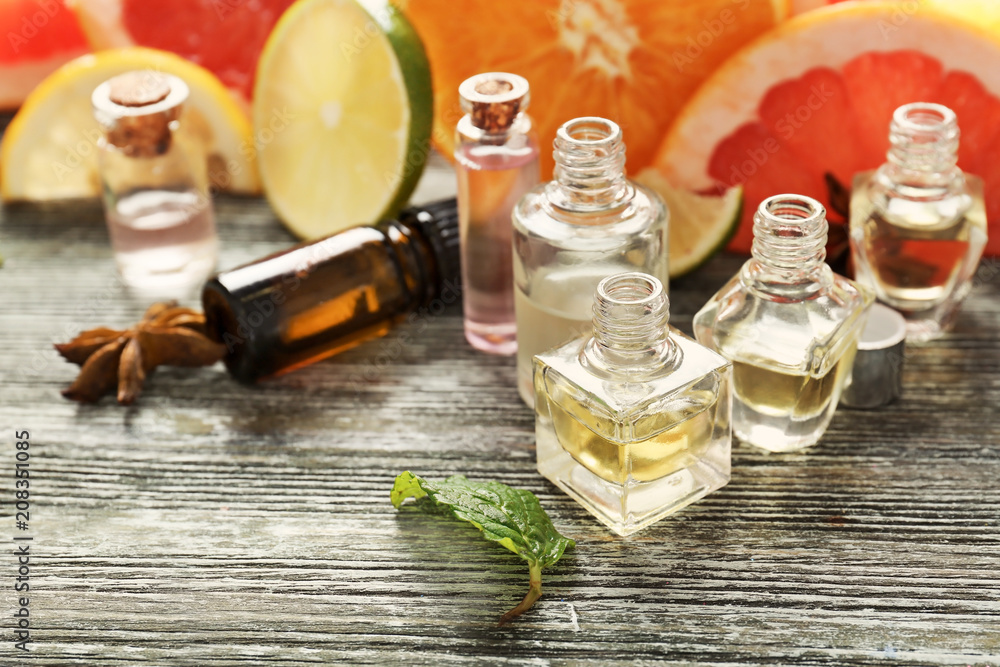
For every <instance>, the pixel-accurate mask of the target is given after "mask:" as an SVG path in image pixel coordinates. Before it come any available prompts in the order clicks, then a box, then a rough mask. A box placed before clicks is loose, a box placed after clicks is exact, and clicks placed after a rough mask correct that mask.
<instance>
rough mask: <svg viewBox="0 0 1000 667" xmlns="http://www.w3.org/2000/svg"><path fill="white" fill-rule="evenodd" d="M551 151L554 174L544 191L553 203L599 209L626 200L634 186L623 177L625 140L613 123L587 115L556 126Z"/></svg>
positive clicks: (571, 208) (577, 209)
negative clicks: (558, 126)
mask: <svg viewBox="0 0 1000 667" xmlns="http://www.w3.org/2000/svg"><path fill="white" fill-rule="evenodd" d="M554 146H555V150H554V152H553V153H552V156H553V158H554V159H555V162H556V166H555V178H554V180H553V181H552V182H551V183H550V184H549V187H548V189H547V195H548V198H549V201H550V202H551V203H552V204H553V205H554V206H556V207H558V208H561V209H565V210H568V211H573V212H588V213H590V212H598V211H605V210H609V209H616V208H620V207H621V206H624V205H626V204H628V203H629V202H630V201H631V200H632V198H633V196H634V195H635V190H634V188H633V187H632V185H631V184H630V183H629V182H628V179H627V178H625V143H624V141H623V140H622V131H621V128H620V127H618V125H617V124H616V123H613V122H611V121H610V120H605V119H603V118H596V117H588V118H577V119H575V120H571V121H569V122H568V123H566V124H564V125H563V126H562V127H560V128H559V131H558V132H557V133H556V139H555V142H554Z"/></svg>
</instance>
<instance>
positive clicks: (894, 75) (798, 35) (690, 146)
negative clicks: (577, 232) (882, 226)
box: [656, 1, 1000, 254]
mask: <svg viewBox="0 0 1000 667" xmlns="http://www.w3.org/2000/svg"><path fill="white" fill-rule="evenodd" d="M898 12H899V7H898V6H897V5H895V4H894V3H891V2H874V1H872V2H862V3H848V4H838V5H835V6H832V7H827V8H824V9H819V10H816V11H813V12H809V13H807V14H803V15H801V16H799V17H796V18H794V19H792V20H790V21H788V22H786V23H785V24H783V25H782V26H780V27H778V28H777V29H775V30H774V31H772V32H771V33H769V34H768V35H766V36H765V37H763V38H761V39H760V40H758V41H757V42H755V43H754V44H752V45H750V46H748V47H747V48H745V49H744V50H742V51H741V52H739V53H737V54H736V55H734V56H733V57H732V58H731V59H729V60H728V61H727V62H726V63H725V64H724V65H723V66H722V67H721V68H720V69H719V70H718V71H717V72H716V73H715V74H713V75H712V76H711V77H710V78H709V79H708V80H707V81H706V82H705V84H704V85H703V86H702V87H701V88H700V89H699V91H698V92H697V93H696V94H695V95H694V97H692V99H691V100H690V102H689V103H688V104H687V105H686V106H685V108H684V110H683V112H681V114H680V115H679V117H678V119H677V122H676V123H675V124H674V126H673V127H672V128H671V129H670V132H669V133H668V135H667V137H666V139H665V140H664V142H663V144H662V146H661V147H660V152H659V155H658V156H657V161H656V166H657V168H658V169H659V170H660V172H661V173H662V174H663V176H664V177H665V178H666V179H667V180H668V181H669V182H670V183H672V184H673V185H674V186H675V187H684V188H688V189H692V190H696V191H722V190H725V189H728V188H730V187H732V186H733V185H740V184H742V185H743V187H744V196H745V203H746V206H745V207H744V210H743V220H742V223H741V225H740V229H739V231H738V232H737V234H736V236H735V237H734V239H733V241H732V242H731V243H730V246H729V247H730V249H732V250H735V251H739V252H748V251H749V250H750V243H751V240H752V238H753V232H752V220H753V214H754V211H756V210H757V207H758V206H759V204H760V202H761V201H763V200H764V199H766V198H767V197H769V196H771V195H773V194H775V193H781V192H795V193H798V194H803V195H808V196H810V197H814V198H816V199H819V200H820V201H822V202H824V204H825V205H826V206H827V209H828V212H829V215H830V220H831V222H834V223H836V222H838V221H839V222H843V217H842V216H841V215H840V211H841V210H842V208H843V207H842V206H840V205H839V203H838V205H831V204H833V203H836V202H831V194H832V195H834V196H833V199H836V200H842V199H843V197H842V196H840V197H837V196H836V194H837V193H838V190H839V188H838V187H837V185H838V184H839V185H843V186H846V187H850V184H851V180H852V178H853V176H854V174H855V173H856V172H858V171H863V170H867V169H874V168H876V167H878V166H879V165H880V164H882V163H883V162H884V161H885V154H886V150H887V149H888V147H889V138H888V133H889V121H890V119H891V117H892V113H893V111H894V110H895V109H896V108H897V107H899V106H901V105H902V104H905V103H908V102H914V101H926V102H938V103H941V104H944V105H946V106H949V107H951V108H952V109H953V110H954V111H955V112H956V113H957V114H958V122H959V127H960V128H961V132H962V141H961V147H960V150H959V166H961V167H962V169H964V170H965V171H966V172H967V173H971V174H977V175H979V176H981V177H982V178H983V179H984V180H985V182H986V192H987V194H986V203H987V212H988V217H989V220H990V244H989V246H988V248H987V252H989V253H992V254H996V253H998V252H1000V163H997V161H996V155H997V154H998V151H1000V98H998V95H1000V68H998V67H997V66H996V64H997V63H998V62H1000V39H997V38H996V37H994V36H992V35H991V34H990V33H988V32H985V31H981V30H980V29H978V28H976V27H975V26H973V25H971V24H969V23H966V22H964V21H962V20H959V19H955V18H953V17H950V16H948V15H945V14H941V13H938V12H935V11H933V10H931V9H927V8H922V9H921V11H920V12H916V13H914V14H911V15H907V16H906V18H905V20H900V19H899V13H898ZM830 177H832V178H830ZM840 194H841V195H842V194H843V193H842V191H841V192H840Z"/></svg>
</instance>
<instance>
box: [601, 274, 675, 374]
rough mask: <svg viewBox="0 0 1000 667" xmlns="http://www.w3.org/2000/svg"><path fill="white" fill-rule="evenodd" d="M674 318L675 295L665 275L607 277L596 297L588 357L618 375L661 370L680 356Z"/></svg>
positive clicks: (605, 369) (607, 370) (618, 275)
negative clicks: (673, 338) (667, 289)
mask: <svg viewBox="0 0 1000 667" xmlns="http://www.w3.org/2000/svg"><path fill="white" fill-rule="evenodd" d="M669 321H670V300H669V298H668V297H667V294H666V292H665V291H664V289H663V284H662V283H661V282H660V281H659V280H657V279H656V278H654V277H653V276H651V275H648V274H645V273H638V272H633V273H619V274H617V275H613V276H609V277H607V278H605V279H604V280H602V281H601V283H600V284H599V285H598V286H597V292H596V294H595V296H594V320H593V323H594V337H593V338H592V339H591V340H590V341H589V342H588V344H587V347H586V350H585V354H586V356H587V359H588V362H589V363H590V365H591V366H592V367H596V368H598V369H600V370H603V371H605V372H608V373H610V374H614V375H619V374H621V373H622V372H625V373H628V372H634V371H655V370H659V369H660V368H662V367H663V366H664V364H665V363H667V362H669V361H670V360H671V358H672V357H673V355H674V345H673V343H672V341H671V340H670V327H669V326H668V323H669Z"/></svg>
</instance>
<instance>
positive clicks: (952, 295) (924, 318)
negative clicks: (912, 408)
mask: <svg viewBox="0 0 1000 667" xmlns="http://www.w3.org/2000/svg"><path fill="white" fill-rule="evenodd" d="M958 138H959V130H958V119H957V117H956V116H955V112H954V111H952V110H951V109H949V108H948V107H945V106H941V105H940V104H931V103H926V102H917V103H914V104H907V105H904V106H901V107H899V108H898V109H897V110H896V112H895V113H894V114H893V117H892V123H891V124H890V127H889V141H890V148H889V154H888V160H887V161H886V163H885V164H884V165H882V166H881V167H879V169H878V170H876V171H869V172H864V173H861V174H858V175H857V176H856V177H855V179H854V186H853V190H852V192H853V195H852V197H851V222H850V230H851V254H852V257H853V259H854V266H855V268H856V270H857V274H858V282H860V283H862V284H863V285H867V286H868V287H870V288H872V289H873V290H874V291H875V295H876V296H877V297H878V299H879V301H881V302H883V303H885V304H887V305H889V306H891V307H893V308H895V309H896V310H898V311H899V312H900V313H902V314H903V317H905V318H906V338H907V340H909V341H911V342H914V341H915V342H921V341H927V340H932V339H934V338H937V337H939V336H941V334H943V333H944V332H945V331H946V330H947V329H948V328H949V327H950V326H951V324H952V322H953V321H954V319H955V316H956V315H957V314H958V310H959V308H960V307H961V305H962V301H963V300H964V299H965V297H966V296H968V294H969V290H970V289H971V287H972V277H973V275H975V272H976V267H977V266H979V258H980V257H981V256H982V254H983V249H984V248H985V247H986V234H987V232H986V204H985V200H984V198H983V181H982V179H980V178H979V177H978V176H972V175H966V174H963V173H962V170H961V169H959V168H958Z"/></svg>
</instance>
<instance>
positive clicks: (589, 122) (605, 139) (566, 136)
mask: <svg viewBox="0 0 1000 667" xmlns="http://www.w3.org/2000/svg"><path fill="white" fill-rule="evenodd" d="M556 137H557V140H558V139H561V140H562V141H565V142H569V143H572V144H589V145H593V146H594V147H597V146H601V145H604V144H606V145H609V146H610V145H611V144H614V143H616V142H619V141H621V138H622V130H621V128H620V127H619V126H618V123H615V122H614V121H610V120H608V119H606V118H599V117H597V116H586V117H583V118H575V119H573V120H571V121H568V122H566V123H563V125H562V127H560V128H559V131H558V132H557V134H556Z"/></svg>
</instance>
